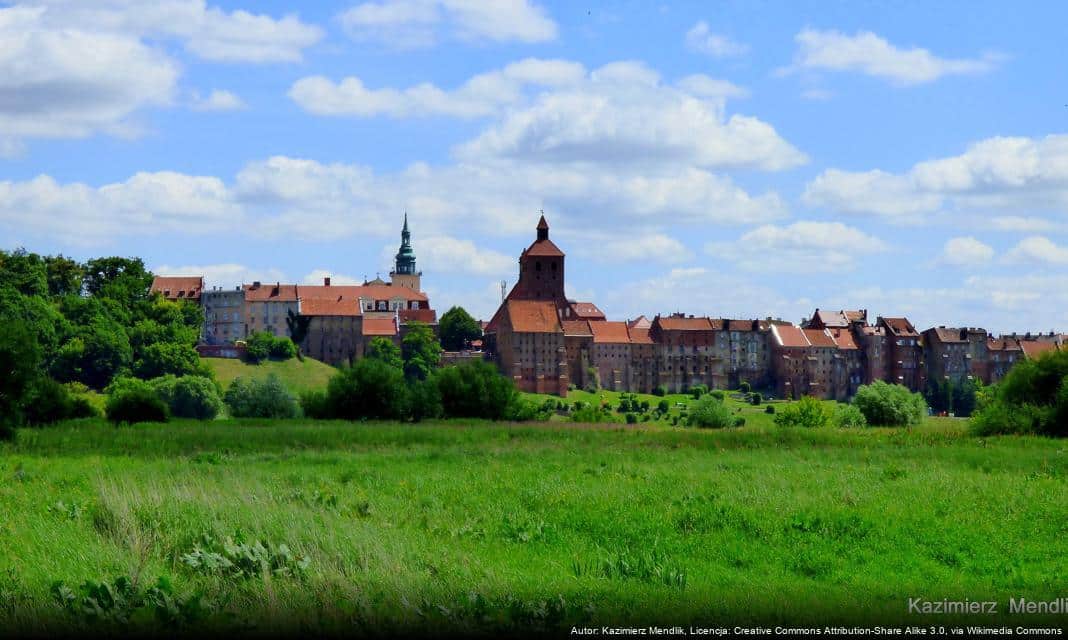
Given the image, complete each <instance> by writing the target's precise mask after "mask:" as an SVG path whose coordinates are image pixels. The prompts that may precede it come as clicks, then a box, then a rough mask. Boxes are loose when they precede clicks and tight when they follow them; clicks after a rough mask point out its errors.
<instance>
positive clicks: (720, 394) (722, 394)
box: [708, 389, 727, 402]
mask: <svg viewBox="0 0 1068 640" xmlns="http://www.w3.org/2000/svg"><path fill="white" fill-rule="evenodd" d="M708 394H709V395H710V396H712V397H713V398H715V399H716V400H719V401H720V402H723V401H724V400H726V399H727V392H726V391H724V390H722V389H716V390H715V391H709V392H708Z"/></svg>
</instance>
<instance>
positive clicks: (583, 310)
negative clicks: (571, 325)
mask: <svg viewBox="0 0 1068 640" xmlns="http://www.w3.org/2000/svg"><path fill="white" fill-rule="evenodd" d="M569 304H570V306H571V313H573V314H575V317H576V318H584V319H587V320H604V319H605V315H604V311H601V310H600V309H598V308H597V305H595V304H593V303H592V302H571V303H569Z"/></svg>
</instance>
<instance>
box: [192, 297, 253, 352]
mask: <svg viewBox="0 0 1068 640" xmlns="http://www.w3.org/2000/svg"><path fill="white" fill-rule="evenodd" d="M200 302H201V305H202V306H203V307H204V331H203V335H202V336H201V338H202V340H203V342H204V343H205V344H210V345H222V344H232V343H233V342H234V341H235V340H240V339H241V338H244V337H245V292H244V290H243V289H242V288H241V287H234V288H233V289H223V288H221V287H212V288H211V289H210V290H208V291H205V292H204V293H203V294H202V295H201V297H200Z"/></svg>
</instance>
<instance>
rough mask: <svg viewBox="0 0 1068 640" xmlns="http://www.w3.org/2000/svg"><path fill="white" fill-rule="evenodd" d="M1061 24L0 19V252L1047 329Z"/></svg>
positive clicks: (551, 16)
mask: <svg viewBox="0 0 1068 640" xmlns="http://www.w3.org/2000/svg"><path fill="white" fill-rule="evenodd" d="M1066 13H1068V12H1066V10H1065V8H1064V6H1063V4H1061V3H1026V4H1023V5H1022V6H1020V5H1010V4H1009V3H977V2H969V3H926V2H924V3H921V2H912V3H908V2H893V3H865V4H863V5H860V4H858V3H828V2H811V3H803V2H780V3H776V2H720V3H709V2H695V3H653V2H616V3H587V4H582V3H573V2H561V3H554V2H536V1H534V0H502V1H500V2H472V1H468V0H377V1H375V2H339V3H325V2H324V3H316V4H314V5H313V4H311V3H285V2H256V3H248V2H245V3H241V2H198V1H196V0H161V1H160V2H155V3H143V2H133V1H132V0H33V1H29V0H28V1H26V2H19V3H0V41H2V42H4V43H5V44H6V46H4V47H2V48H0V246H3V247H6V248H13V247H17V246H25V247H26V248H28V249H31V250H34V251H38V252H46V253H56V252H62V253H64V254H67V255H73V256H76V257H79V258H85V257H90V256H95V255H101V254H108V255H112V254H119V255H139V256H142V257H143V258H144V259H145V261H146V263H147V264H148V266H149V267H151V268H153V269H156V270H158V271H161V272H162V271H168V272H174V273H187V272H195V273H204V274H205V275H207V277H208V280H209V284H215V285H224V286H230V285H233V284H236V283H238V282H241V281H250V280H252V279H262V280H285V281H291V282H312V281H316V280H317V279H319V278H321V277H322V276H323V275H325V274H327V273H329V274H333V276H334V278H335V281H344V280H349V279H352V280H359V279H361V278H363V277H365V276H367V277H374V274H375V273H377V272H382V273H384V272H386V271H388V268H389V261H390V257H391V254H392V253H393V252H394V251H395V250H396V245H397V243H398V240H399V238H398V234H399V228H400V221H401V216H402V215H403V212H404V211H405V210H407V211H408V213H409V217H410V220H411V224H412V231H413V244H414V246H415V250H416V254H417V256H418V258H419V266H420V267H421V269H422V270H423V272H424V286H425V288H426V289H427V290H428V291H429V293H430V294H431V300H432V302H433V303H434V306H435V307H437V308H439V309H441V310H444V309H445V308H447V307H448V306H450V305H452V304H461V305H463V306H465V307H467V308H468V309H469V310H471V311H472V312H473V313H475V314H476V315H479V316H482V317H488V316H489V315H490V314H491V313H492V312H493V310H494V309H495V307H496V304H497V302H498V300H499V282H500V281H501V280H506V281H508V283H509V285H510V284H511V283H513V282H514V280H515V278H516V258H517V256H518V253H519V252H520V251H521V250H522V248H523V247H525V246H526V245H527V244H528V243H529V242H530V240H531V239H532V236H533V232H534V225H535V224H536V222H537V217H538V211H539V210H540V209H544V210H545V212H546V216H547V217H548V219H549V221H550V224H551V226H552V237H553V238H554V240H556V241H557V242H558V244H559V245H560V246H561V247H562V248H563V249H564V251H565V252H566V253H567V254H568V263H567V275H568V289H569V293H570V295H573V296H574V297H577V298H581V299H587V300H592V301H594V302H596V303H598V304H599V305H600V306H601V307H602V308H603V309H605V311H606V312H608V314H609V316H610V317H613V318H617V319H624V318H628V317H634V316H636V315H638V314H646V315H648V316H652V315H654V314H656V313H668V312H672V311H677V310H679V311H686V312H688V313H695V314H708V315H713V316H742V317H758V316H759V317H764V316H768V315H771V316H777V317H783V318H787V319H790V320H795V321H796V320H798V319H799V318H800V317H801V315H802V314H807V313H809V312H810V311H811V309H812V308H814V307H821V308H834V309H838V308H842V307H856V308H867V309H869V310H870V312H871V314H872V316H874V315H877V314H881V315H888V316H897V315H907V316H909V317H910V318H911V319H913V321H914V322H915V323H916V324H917V325H920V326H921V328H925V327H927V326H931V325H935V324H946V325H961V324H967V325H972V326H975V325H980V326H985V327H987V328H989V329H992V330H994V331H1014V330H1016V331H1026V330H1032V331H1048V330H1051V329H1057V330H1061V331H1065V330H1068V237H1066V235H1068V233H1066V232H1068V135H1066V134H1065V123H1066V122H1068V90H1066V89H1065V87H1066V86H1068V84H1066V82H1065V80H1066V78H1065V76H1066V74H1068V68H1065V66H1064V65H1063V60H1064V54H1063V51H1064V47H1063V41H1064V29H1063V24H1064V23H1065V18H1066V17H1068V16H1066V15H1065V14H1066Z"/></svg>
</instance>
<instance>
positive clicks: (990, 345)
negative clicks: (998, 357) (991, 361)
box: [986, 338, 1020, 351]
mask: <svg viewBox="0 0 1068 640" xmlns="http://www.w3.org/2000/svg"><path fill="white" fill-rule="evenodd" d="M986 349H987V351H1020V345H1019V344H1017V343H1016V341H1015V340H1009V339H1006V338H998V339H990V340H987V342H986Z"/></svg>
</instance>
